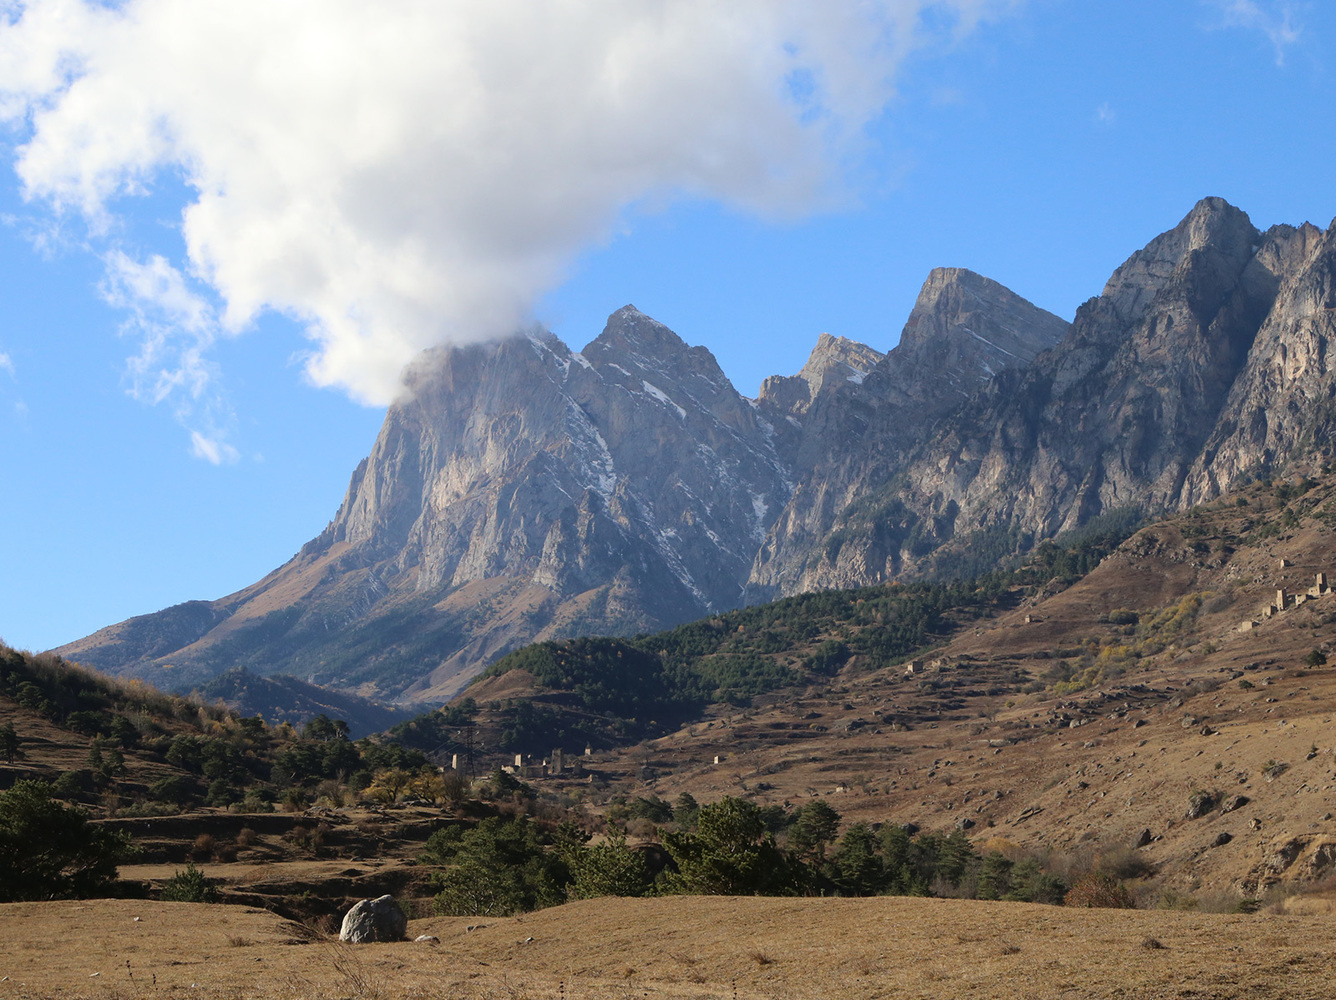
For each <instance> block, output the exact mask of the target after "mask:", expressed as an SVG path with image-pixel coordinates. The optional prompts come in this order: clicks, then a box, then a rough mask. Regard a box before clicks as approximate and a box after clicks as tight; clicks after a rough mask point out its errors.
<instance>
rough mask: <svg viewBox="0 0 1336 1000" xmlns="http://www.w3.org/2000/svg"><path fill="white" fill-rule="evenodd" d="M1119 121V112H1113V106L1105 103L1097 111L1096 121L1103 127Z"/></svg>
mask: <svg viewBox="0 0 1336 1000" xmlns="http://www.w3.org/2000/svg"><path fill="white" fill-rule="evenodd" d="M1117 120H1118V112H1117V111H1115V110H1113V105H1111V104H1110V103H1109V102H1108V101H1105V102H1104V103H1103V104H1101V105H1100V106H1099V107H1097V108H1096V109H1095V121H1097V122H1099V123H1100V124H1102V125H1112V124H1113V123H1114V122H1116V121H1117Z"/></svg>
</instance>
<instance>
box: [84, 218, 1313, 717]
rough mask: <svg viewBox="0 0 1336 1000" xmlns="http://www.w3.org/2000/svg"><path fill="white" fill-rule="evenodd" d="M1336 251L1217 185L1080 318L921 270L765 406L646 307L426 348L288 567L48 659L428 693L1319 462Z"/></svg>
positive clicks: (397, 694)
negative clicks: (521, 651) (898, 318)
mask: <svg viewBox="0 0 1336 1000" xmlns="http://www.w3.org/2000/svg"><path fill="white" fill-rule="evenodd" d="M1333 240H1336V231H1334V230H1328V231H1327V232H1325V233H1324V232H1322V231H1320V230H1318V229H1316V228H1315V227H1313V226H1310V225H1305V226H1302V227H1299V228H1295V227H1291V226H1276V227H1273V228H1271V229H1269V230H1267V231H1266V232H1259V231H1258V230H1257V229H1256V228H1255V227H1254V226H1253V225H1252V223H1251V222H1250V220H1249V219H1248V217H1247V215H1245V214H1244V213H1243V212H1242V211H1240V210H1238V209H1237V208H1234V207H1233V206H1231V205H1229V204H1227V203H1226V202H1224V201H1223V200H1221V199H1218V198H1208V199H1204V200H1203V201H1202V202H1200V203H1199V204H1198V205H1197V206H1195V207H1194V208H1193V210H1192V211H1191V212H1190V213H1189V214H1188V216H1187V217H1186V218H1185V219H1184V220H1183V221H1182V222H1181V223H1179V225H1178V226H1176V227H1175V228H1174V229H1172V230H1170V231H1168V232H1166V233H1164V234H1162V235H1161V236H1159V237H1157V238H1156V239H1154V240H1153V241H1151V243H1150V244H1148V245H1147V246H1146V247H1145V248H1144V249H1142V250H1139V251H1137V252H1136V253H1134V254H1133V255H1132V256H1131V257H1130V258H1129V259H1128V260H1127V261H1126V262H1125V263H1124V264H1123V265H1122V266H1121V267H1119V268H1118V269H1117V270H1116V271H1115V272H1114V274H1113V275H1112V276H1111V277H1110V279H1109V281H1108V282H1107V283H1106V285H1105V287H1104V289H1103V291H1102V293H1101V294H1100V295H1099V296H1097V297H1095V298H1093V299H1091V300H1089V301H1088V302H1086V303H1085V304H1084V305H1083V306H1081V308H1080V309H1079V310H1078V311H1077V314H1076V316H1075V318H1074V320H1073V322H1072V323H1070V324H1068V323H1066V322H1065V321H1063V320H1062V319H1060V318H1059V317H1056V316H1054V315H1052V314H1050V313H1047V312H1045V311H1044V310H1042V309H1039V308H1037V307H1036V306H1034V305H1032V304H1030V303H1029V302H1027V301H1025V300H1024V299H1022V298H1020V297H1019V296H1017V295H1016V294H1015V293H1013V292H1011V291H1009V290H1008V289H1006V288H1004V287H1003V286H1001V285H999V284H997V283H996V282H993V281H991V280H989V279H987V278H985V277H982V276H980V275H977V274H974V273H972V272H970V271H967V270H962V269H955V268H940V269H936V270H934V271H933V272H931V274H930V275H929V276H928V279H927V281H926V282H925V284H924V286H923V289H922V292H921V293H920V295H919V298H918V301H917V302H916V303H915V306H914V309H913V311H912V313H911V314H910V317H909V319H908V321H907V323H906V324H905V327H904V330H903V332H902V334H901V336H900V340H899V343H898V344H897V345H896V346H895V347H894V348H893V349H891V350H889V351H887V352H885V353H882V352H880V351H877V350H875V349H873V348H871V347H867V346H865V345H862V344H857V343H854V342H852V341H849V340H846V339H844V338H839V337H832V336H829V335H823V336H822V337H821V338H820V339H819V340H818V343H817V345H816V347H815V349H814V350H813V352H812V356H811V357H810V358H809V359H808V362H807V364H806V365H805V366H804V367H803V369H802V371H801V372H799V373H798V374H797V375H794V376H787V377H774V378H771V379H767V380H766V382H765V383H764V384H763V386H762V388H761V391H760V393H759V396H758V398H757V399H755V400H751V399H747V398H745V397H743V396H742V395H741V394H739V393H738V392H737V391H736V390H735V389H734V388H733V386H732V385H730V384H729V382H728V380H727V378H726V377H725V376H724V374H723V372H722V371H721V370H720V369H719V366H718V364H717V363H716V362H715V359H714V357H713V356H712V355H711V354H710V352H709V351H708V350H706V349H705V348H703V347H690V346H688V345H687V344H685V343H684V342H683V341H682V340H681V339H680V338H679V337H678V336H677V335H676V334H674V333H673V332H672V331H671V330H669V329H668V328H667V327H665V326H663V325H662V324H660V323H658V322H656V321H654V320H653V319H651V318H649V317H648V316H645V315H644V314H642V313H640V312H639V311H638V310H636V309H635V308H634V307H631V306H627V307H626V308H623V309H621V310H619V311H618V312H616V313H614V314H613V315H612V317H610V319H609V321H608V324H607V327H606V328H605V329H604V331H603V332H602V333H601V334H600V335H599V336H598V337H597V338H596V339H595V340H594V341H593V342H592V343H590V344H589V345H587V346H586V347H585V348H584V349H583V350H581V351H579V352H573V351H571V350H570V348H568V347H567V346H566V345H565V344H563V343H561V341H559V340H558V339H556V338H555V337H553V336H551V335H550V334H548V333H545V332H542V331H533V332H531V333H530V334H528V335H526V336H522V337H516V338H514V339H510V340H506V341H503V342H499V343H493V344H486V345H472V346H466V347H455V348H442V349H438V350H436V351H433V352H430V353H428V354H427V355H425V356H423V357H422V358H421V359H420V360H419V361H418V363H416V364H415V365H414V366H412V368H411V369H410V370H409V371H408V372H407V373H406V376H405V391H404V395H403V397H402V398H401V399H400V400H399V401H398V402H396V403H395V404H394V405H393V406H392V407H391V408H390V410H389V412H388V413H387V415H386V419H385V425H384V427H383V429H382V431H381V434H380V437H379V438H378V440H377V442H376V444H375V447H374V448H373V450H372V453H371V455H370V456H369V457H368V458H367V459H366V461H364V462H363V463H362V464H361V465H360V466H359V467H358V469H357V470H356V471H355V472H354V474H353V477H352V481H351V483H350V485H349V489H348V493H347V495H346V497H345V499H344V502H343V504H342V506H341V507H340V509H339V511H338V513H337V514H336V515H335V518H334V520H333V521H332V522H331V523H330V525H329V526H328V527H327V528H326V529H325V531H323V532H322V533H321V534H320V535H319V536H318V537H317V538H315V539H313V540H312V541H311V542H309V543H307V545H305V546H304V547H303V548H302V550H301V551H300V552H299V553H298V554H297V555H296V556H295V557H294V558H293V559H292V560H291V561H289V562H288V563H287V564H285V565H284V566H282V567H279V568H278V569H277V570H275V571H274V572H273V573H271V574H270V575H269V576H267V577H265V578H264V579H263V580H261V581H259V582H258V583H256V584H254V585H252V586H251V587H248V588H246V589H245V590H242V591H240V592H238V593H236V594H233V595H230V596H228V597H224V598H221V599H219V600H217V601H210V602H190V603H188V604H183V605H178V606H176V607H174V608H169V609H167V610H165V611H162V612H158V613H156V614H153V615H145V616H142V617H140V618H135V619H131V620H129V621H127V622H122V623H120V624H119V625H114V626H111V627H109V628H107V629H103V630H102V631H100V632H98V633H95V634H94V635H92V636H89V637H87V638H85V639H82V640H79V641H77V642H75V643H71V644H69V645H67V646H64V647H61V649H60V650H59V651H60V652H61V653H62V654H63V655H65V656H67V657H70V658H74V659H77V660H80V661H82V662H84V663H86V664H89V665H91V666H94V667H97V668H98V669H102V670H106V671H110V672H112V673H118V674H126V675H130V676H135V677H142V678H145V679H148V680H151V681H153V682H154V683H156V684H158V685H161V686H164V687H168V688H171V689H175V690H183V689H188V688H190V687H192V686H198V685H200V684H203V683H206V682H207V681H208V679H209V678H211V677H213V676H215V675H217V674H218V673H220V672H222V671H224V670H226V669H229V668H232V667H235V666H243V667H246V668H248V669H251V670H253V671H255V672H257V673H260V674H264V675H270V674H275V673H282V674H289V675H293V676H297V677H300V678H303V679H304V680H306V681H308V682H311V683H315V684H321V685H327V686H333V687H337V688H339V689H342V690H345V691H348V692H352V693H356V694H359V695H362V696H366V697H372V698H377V699H381V700H394V701H398V702H401V703H434V702H440V701H442V700H444V699H446V698H448V697H450V696H452V695H453V694H455V693H456V692H458V691H459V690H460V689H461V688H462V686H463V685H464V684H465V683H467V682H468V680H470V679H471V678H472V677H474V676H476V675H477V674H478V673H479V672H480V671H481V670H482V669H484V668H485V667H486V665H487V664H488V663H490V662H492V661H494V660H496V659H497V658H498V657H500V656H502V655H504V654H505V653H506V652H508V651H510V650H512V649H515V648H517V647H519V646H522V645H524V644H526V643H528V642H530V641H532V640H535V639H540V640H541V639H552V638H559V637H563V636H571V635H578V634H612V635H631V634H635V633H640V632H651V631H655V630H658V629H662V628H667V627H670V626H672V625H675V624H677V623H680V622H684V621H689V620H692V619H695V618H699V617H701V616H704V615H708V614H712V613H716V612H719V611H723V610H727V609H730V608H736V607H739V606H742V605H744V604H747V603H755V602H758V601H762V600H768V599H771V598H775V597H781V596H785V595H792V594H798V593H802V592H805V591H810V590H816V589H823V588H830V587H856V586H868V585H875V584H878V583H882V582H885V581H889V580H897V579H913V578H919V577H939V578H941V577H945V578H950V577H953V576H960V575H969V574H972V573H974V572H978V571H982V570H986V569H990V568H992V567H994V566H996V565H998V564H999V563H1000V562H1003V561H1005V560H1008V559H1011V558H1014V557H1015V556H1016V555H1018V554H1020V553H1023V552H1025V551H1027V550H1028V549H1029V548H1030V547H1031V546H1032V545H1033V544H1034V543H1035V541H1036V540H1038V539H1041V538H1048V537H1053V536H1054V535H1056V534H1057V533H1059V532H1061V531H1069V530H1072V529H1076V528H1079V527H1082V526H1090V525H1092V524H1093V525H1095V526H1096V527H1098V526H1100V525H1105V526H1107V525H1109V524H1113V523H1127V522H1130V521H1133V520H1135V519H1136V518H1138V517H1140V516H1141V515H1142V514H1144V513H1146V512H1153V511H1161V510H1175V509H1181V508H1185V507H1187V506H1190V505H1192V504H1194V503H1197V502H1200V501H1201V500H1203V499H1207V498H1210V497H1213V496H1216V495H1218V494H1219V493H1220V492H1221V491H1224V490H1226V489H1229V488H1231V487H1232V486H1235V485H1238V484H1239V483H1242V482H1244V481H1246V480H1247V479H1248V478H1249V477H1252V476H1257V475H1262V474H1267V473H1270V472H1271V471H1274V470H1278V469H1282V468H1285V467H1287V466H1294V467H1295V468H1304V467H1306V465H1305V463H1308V464H1309V465H1312V464H1314V463H1316V464H1319V465H1320V464H1321V463H1322V462H1323V461H1325V460H1326V458H1327V457H1329V452H1330V445H1329V442H1330V440H1331V437H1330V434H1329V430H1330V426H1329V421H1330V420H1331V419H1332V416H1331V414H1332V410H1331V403H1330V400H1331V399H1332V397H1333V395H1336V386H1333V382H1332V378H1331V375H1330V373H1329V372H1328V370H1327V363H1326V357H1327V344H1328V341H1329V336H1330V333H1331V323H1332V320H1331V309H1332V301H1333V282H1332V267H1333V260H1334V259H1336V258H1334V257H1333Z"/></svg>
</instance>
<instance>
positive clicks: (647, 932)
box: [0, 897, 1336, 1000]
mask: <svg viewBox="0 0 1336 1000" xmlns="http://www.w3.org/2000/svg"><path fill="white" fill-rule="evenodd" d="M136 918H138V919H136ZM1332 919H1333V917H1332V916H1331V915H1329V914H1324V915H1308V914H1305V915H1287V914H1259V915H1254V916H1225V915H1212V914H1200V913H1197V914H1193V913H1178V912H1165V911H1137V910H1073V909H1067V908H1060V907H1049V906H1039V905H1033V904H1021V903H982V902H974V901H963V900H934V899H912V898H886V897H883V898H875V899H774V898H769V899H767V898H731V897H675V898H662V899H648V900H618V899H603V900H591V901H586V902H581V903H572V904H568V905H566V906H562V907H556V908H554V909H549V910H544V911H540V912H538V913H531V914H526V915H524V916H519V917H511V918H504V919H487V918H462V917H461V918H434V919H427V920H415V921H413V922H412V923H411V924H410V927H409V934H410V936H413V937H416V936H417V935H420V934H430V935H434V936H436V937H439V938H440V943H439V944H431V943H423V944H417V943H412V942H403V943H399V944H379V945H356V946H354V945H340V944H338V943H337V942H333V941H330V940H327V939H321V938H318V937H315V936H313V935H312V934H311V933H310V932H309V931H308V930H307V929H305V928H304V927H302V926H301V925H295V924H292V923H289V922H286V921H284V920H282V919H281V918H279V917H277V916H275V915H273V914H271V913H268V912H265V911H262V910H254V909H248V908H244V907H237V906H218V905H215V906H210V905H206V904H190V903H155V902H148V901H112V900H86V901H81V902H55V903H14V904H7V905H4V906H0V927H3V929H4V932H3V935H2V936H0V976H4V977H6V978H5V979H4V980H3V981H0V996H12V997H33V998H37V997H44V998H45V997H60V998H76V997H90V998H93V997H99V998H100V997H106V998H113V997H115V998H134V997H202V998H203V997H207V998H238V1000H239V998H256V1000H270V998H273V1000H306V998H311V1000H315V998H329V1000H335V998H350V1000H353V998H357V1000H361V998H382V1000H398V998H405V1000H407V998H414V1000H417V998H421V1000H428V998H441V1000H522V998H529V1000H540V998H541V1000H553V998H563V997H564V998H570V1000H582V998H589V1000H614V998H616V1000H622V998H626V1000H630V998H641V997H658V998H682V1000H686V998H701V1000H731V998H733V997H738V998H746V1000H771V998H773V1000H825V998H845V997H847V998H850V1000H873V998H880V997H886V998H891V997H894V998H925V1000H926V998H933V1000H938V998H941V1000H948V998H950V1000H955V998H959V997H981V998H983V997H987V998H992V997H1015V996H1021V995H1024V996H1028V997H1034V998H1047V997H1091V998H1094V997H1100V998H1103V997H1109V998H1113V997H1125V998H1132V997H1136V998H1148V1000H1149V998H1170V997H1174V998H1178V997H1193V998H1198V1000H1227V998H1240V1000H1242V998H1248V1000H1267V998H1276V1000H1280V998H1286V1000H1304V998H1313V1000H1318V998H1322V1000H1326V998H1330V997H1332V996H1336V936H1333V934H1332V933H1331V931H1332ZM470 927H473V928H474V929H473V930H469V928H470Z"/></svg>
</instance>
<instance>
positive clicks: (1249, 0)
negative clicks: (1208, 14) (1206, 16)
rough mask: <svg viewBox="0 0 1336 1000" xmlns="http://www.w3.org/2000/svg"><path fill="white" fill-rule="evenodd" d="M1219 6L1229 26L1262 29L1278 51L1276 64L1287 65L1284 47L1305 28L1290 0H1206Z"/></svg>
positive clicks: (1293, 41)
mask: <svg viewBox="0 0 1336 1000" xmlns="http://www.w3.org/2000/svg"><path fill="white" fill-rule="evenodd" d="M1206 2H1207V3H1209V4H1210V6H1213V7H1217V8H1219V10H1220V14H1221V17H1222V24H1223V26H1224V27H1227V28H1247V29H1249V30H1251V31H1260V32H1261V33H1262V34H1263V35H1265V36H1266V38H1267V40H1268V41H1269V42H1270V43H1271V47H1272V49H1274V50H1275V53H1276V65H1277V66H1284V65H1285V50H1286V49H1288V48H1289V47H1290V46H1292V45H1294V44H1295V43H1297V42H1298V41H1299V39H1300V37H1302V35H1303V29H1302V27H1301V26H1300V25H1299V23H1298V21H1297V19H1296V17H1295V9H1294V4H1293V3H1292V2H1290V0H1206Z"/></svg>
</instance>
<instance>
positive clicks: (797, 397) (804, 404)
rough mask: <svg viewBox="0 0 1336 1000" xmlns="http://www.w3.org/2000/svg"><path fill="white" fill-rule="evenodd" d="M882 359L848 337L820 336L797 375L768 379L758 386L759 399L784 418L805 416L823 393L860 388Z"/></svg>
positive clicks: (880, 354)
mask: <svg viewBox="0 0 1336 1000" xmlns="http://www.w3.org/2000/svg"><path fill="white" fill-rule="evenodd" d="M884 357H885V355H884V354H882V353H881V352H880V351H878V350H875V349H874V348H871V347H868V346H867V344H860V343H859V342H858V341H856V340H850V339H849V338H848V337H834V336H831V335H830V334H829V333H823V334H821V335H820V336H819V337H817V339H816V346H815V347H813V348H812V353H811V354H809V355H808V356H807V363H806V364H805V365H803V367H802V370H801V371H799V372H798V374H797V375H771V376H770V377H769V378H767V379H766V380H765V381H764V382H762V383H761V391H760V393H759V395H758V399H759V401H760V402H762V403H763V404H766V405H767V406H768V407H774V408H776V409H778V410H779V411H780V412H781V413H782V414H784V415H785V416H800V415H802V414H804V413H806V412H807V411H808V410H809V409H810V408H811V406H812V404H813V402H814V401H815V400H816V398H817V397H818V396H819V395H820V394H821V393H822V391H823V389H825V390H827V391H831V390H834V389H836V388H839V387H840V386H842V385H848V384H849V383H853V384H860V383H861V382H862V381H863V379H864V378H866V377H867V374H868V372H869V371H871V370H872V369H873V368H875V367H876V366H877V364H878V362H880V361H881V359H882V358H884Z"/></svg>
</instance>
